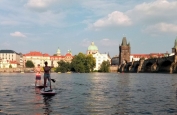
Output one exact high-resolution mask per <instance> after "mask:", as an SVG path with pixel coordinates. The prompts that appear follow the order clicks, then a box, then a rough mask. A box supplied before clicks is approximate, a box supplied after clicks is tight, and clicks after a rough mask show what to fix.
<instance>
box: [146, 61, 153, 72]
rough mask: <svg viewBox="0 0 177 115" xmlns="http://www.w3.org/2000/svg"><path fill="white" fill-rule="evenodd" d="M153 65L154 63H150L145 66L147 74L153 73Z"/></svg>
mask: <svg viewBox="0 0 177 115" xmlns="http://www.w3.org/2000/svg"><path fill="white" fill-rule="evenodd" d="M152 65H153V63H152V62H148V63H147V64H146V65H145V68H144V71H145V72H151V66H152Z"/></svg>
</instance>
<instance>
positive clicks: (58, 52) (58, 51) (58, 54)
mask: <svg viewBox="0 0 177 115" xmlns="http://www.w3.org/2000/svg"><path fill="white" fill-rule="evenodd" d="M57 56H61V51H60V49H59V48H58V50H57Z"/></svg>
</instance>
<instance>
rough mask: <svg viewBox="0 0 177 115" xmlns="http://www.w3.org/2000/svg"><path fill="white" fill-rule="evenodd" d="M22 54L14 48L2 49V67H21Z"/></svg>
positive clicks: (0, 66)
mask: <svg viewBox="0 0 177 115" xmlns="http://www.w3.org/2000/svg"><path fill="white" fill-rule="evenodd" d="M20 58H21V55H20V54H19V53H17V52H15V51H13V50H0V68H10V66H11V67H12V68H17V67H20Z"/></svg>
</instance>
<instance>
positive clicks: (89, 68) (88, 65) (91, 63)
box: [84, 54, 96, 73]
mask: <svg viewBox="0 0 177 115" xmlns="http://www.w3.org/2000/svg"><path fill="white" fill-rule="evenodd" d="M84 65H85V72H88V73H89V72H93V69H94V67H95V65H96V60H95V58H94V57H93V56H92V55H91V54H90V55H87V56H86V58H85V64H84Z"/></svg>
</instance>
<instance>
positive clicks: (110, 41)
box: [99, 38, 118, 46]
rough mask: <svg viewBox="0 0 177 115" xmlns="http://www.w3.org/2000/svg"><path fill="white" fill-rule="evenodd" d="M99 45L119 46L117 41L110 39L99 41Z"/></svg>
mask: <svg viewBox="0 0 177 115" xmlns="http://www.w3.org/2000/svg"><path fill="white" fill-rule="evenodd" d="M99 44H100V45H101V46H117V44H118V43H117V41H114V40H110V39H108V38H104V39H102V40H100V41H99Z"/></svg>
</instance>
